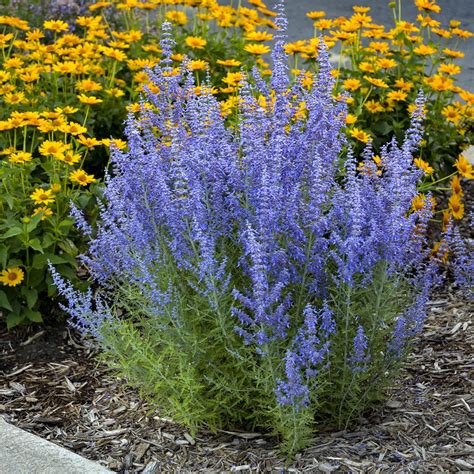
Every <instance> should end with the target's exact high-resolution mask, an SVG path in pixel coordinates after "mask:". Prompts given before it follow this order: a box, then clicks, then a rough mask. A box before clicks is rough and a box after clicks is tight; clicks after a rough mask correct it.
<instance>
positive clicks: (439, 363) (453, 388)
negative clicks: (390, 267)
mask: <svg viewBox="0 0 474 474" xmlns="http://www.w3.org/2000/svg"><path fill="white" fill-rule="evenodd" d="M471 309H472V307H470V305H469V302H468V301H466V300H465V299H463V298H462V297H461V296H460V295H459V294H458V293H457V292H455V291H450V290H443V291H438V292H436V294H435V299H434V300H433V301H432V302H431V303H430V311H429V313H430V315H429V318H428V320H427V322H426V326H425V330H424V333H423V334H422V336H421V337H420V338H419V339H418V340H417V343H416V346H415V348H414V353H413V355H412V356H410V358H409V360H408V363H407V369H406V370H404V371H403V373H402V376H401V378H400V380H399V381H398V387H397V388H394V389H393V391H392V392H391V393H390V396H389V399H388V401H387V403H386V404H385V406H384V407H383V408H382V409H380V410H378V411H377V412H374V413H373V414H371V415H369V416H368V417H367V418H366V419H362V420H361V423H360V425H359V426H358V427H356V428H354V429H352V430H348V431H339V432H327V433H320V434H318V435H317V437H316V438H315V440H314V443H313V444H312V447H311V448H308V449H306V450H305V451H303V452H302V453H301V454H299V455H298V456H297V457H296V459H295V460H294V461H293V462H292V463H291V465H290V467H289V468H288V471H289V472H300V471H301V472H332V471H337V472H349V471H350V472H366V471H369V472H380V471H382V472H415V471H416V472H458V471H459V472H461V471H464V472H466V471H471V470H473V469H474V422H473V418H472V416H473V413H474V362H473V361H472V354H473V353H474V313H473V312H472V311H471ZM28 331H29V332H18V331H17V332H15V333H14V334H13V336H12V333H6V332H3V333H2V334H1V335H0V373H1V374H2V383H1V385H0V414H2V415H3V416H5V417H6V419H7V421H9V422H11V423H13V424H14V425H16V426H18V427H20V428H23V429H25V430H27V431H30V432H32V433H35V434H37V435H39V436H41V437H43V438H46V439H48V440H50V441H52V442H54V443H57V444H59V445H61V446H64V447H66V448H68V449H71V450H72V451H74V452H76V453H78V454H80V455H82V456H84V457H86V458H88V459H91V460H98V461H99V462H101V463H102V464H104V465H105V466H107V467H108V468H110V469H112V470H114V471H117V472H123V473H125V472H143V471H144V470H145V472H148V473H150V472H163V471H169V470H179V471H180V472H183V471H206V472H208V471H211V472H212V471H224V470H225V471H244V472H245V471H246V472H248V471H252V472H263V471H269V470H280V471H281V470H282V469H283V468H284V467H285V463H284V460H283V458H281V457H280V456H278V454H277V452H276V450H275V448H276V444H275V442H274V440H273V439H272V438H270V437H267V436H263V435H261V434H256V433H239V434H237V433H226V432H219V433H217V434H213V433H209V432H206V431H201V432H200V433H199V434H198V436H197V437H196V438H194V439H193V438H192V437H191V436H190V435H189V433H188V432H187V431H186V430H185V429H183V428H182V427H180V426H177V425H176V424H173V423H172V422H171V421H170V420H166V419H163V418H161V417H160V414H159V410H151V408H150V406H148V405H146V404H145V403H143V402H141V401H140V399H139V397H138V394H137V392H136V391H135V390H132V389H129V388H127V387H126V386H125V384H124V383H123V381H121V380H118V379H116V378H115V377H114V376H113V373H112V372H111V371H110V370H108V369H107V368H106V367H104V366H103V365H101V364H99V363H97V362H96V360H95V354H94V351H93V350H92V349H90V348H88V347H86V346H85V345H84V343H83V342H81V341H80V339H79V337H78V335H77V334H76V333H74V332H73V331H71V330H70V329H69V328H67V327H66V326H63V327H59V328H58V327H56V328H54V329H47V330H46V331H44V332H43V331H41V332H38V330H37V329H33V328H30V329H29V330H28ZM38 334H39V335H38Z"/></svg>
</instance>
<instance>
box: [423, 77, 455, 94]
mask: <svg viewBox="0 0 474 474" xmlns="http://www.w3.org/2000/svg"><path fill="white" fill-rule="evenodd" d="M425 83H426V84H428V85H429V86H430V87H431V88H432V89H433V90H435V91H440V92H441V91H449V90H452V88H453V80H452V79H451V78H450V77H448V76H441V75H439V74H435V75H434V76H432V77H427V78H425Z"/></svg>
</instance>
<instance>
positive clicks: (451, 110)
mask: <svg viewBox="0 0 474 474" xmlns="http://www.w3.org/2000/svg"><path fill="white" fill-rule="evenodd" d="M441 113H442V114H443V116H444V117H446V120H447V121H448V122H452V123H454V124H457V123H458V122H459V121H460V120H461V114H460V113H459V110H458V109H457V108H456V107H454V106H452V105H447V106H446V107H444V108H443V110H442V111H441Z"/></svg>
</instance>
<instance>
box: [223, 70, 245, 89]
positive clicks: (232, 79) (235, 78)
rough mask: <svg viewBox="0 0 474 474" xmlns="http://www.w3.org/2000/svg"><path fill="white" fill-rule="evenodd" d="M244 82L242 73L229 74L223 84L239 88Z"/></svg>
mask: <svg viewBox="0 0 474 474" xmlns="http://www.w3.org/2000/svg"><path fill="white" fill-rule="evenodd" d="M241 80H242V73H241V72H228V73H227V76H226V77H224V78H223V79H222V82H224V83H225V84H227V85H228V86H230V87H235V86H238V85H239V83H240V81H241Z"/></svg>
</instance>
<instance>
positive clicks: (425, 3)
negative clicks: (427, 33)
mask: <svg viewBox="0 0 474 474" xmlns="http://www.w3.org/2000/svg"><path fill="white" fill-rule="evenodd" d="M415 5H416V6H417V7H418V10H420V11H431V12H434V13H439V12H440V11H441V7H440V6H439V5H436V0H433V1H430V0H415Z"/></svg>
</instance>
